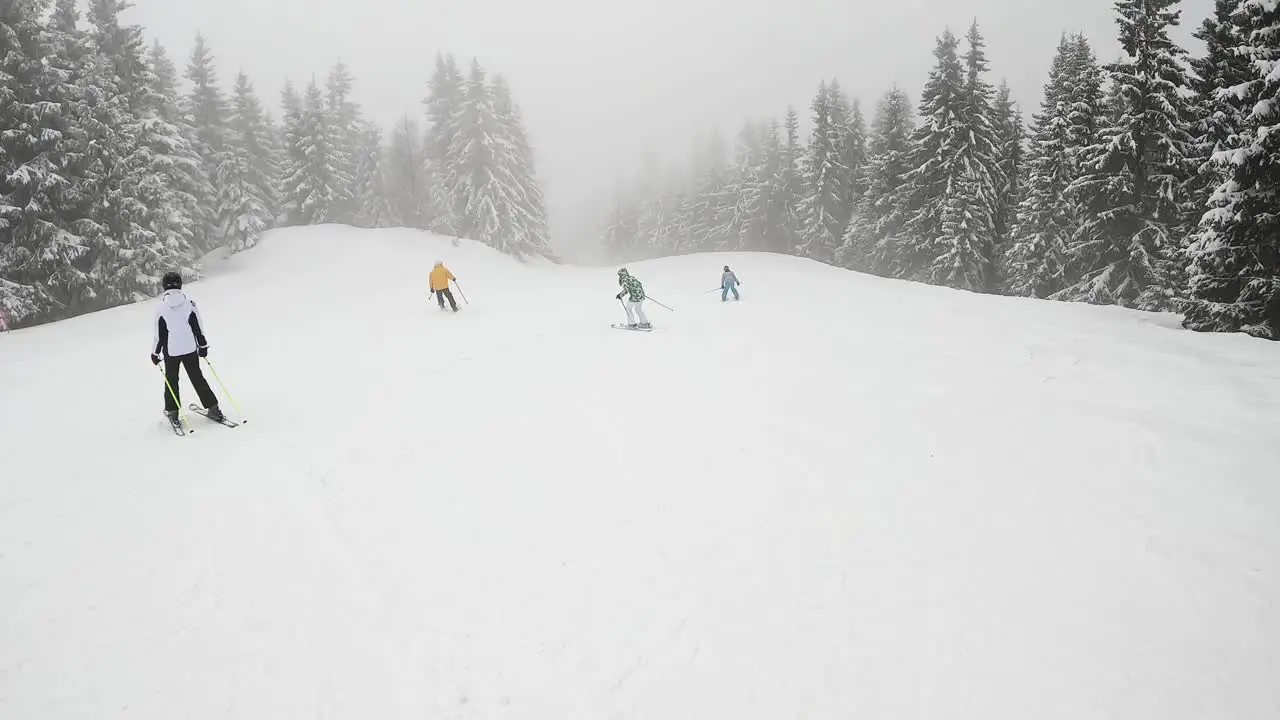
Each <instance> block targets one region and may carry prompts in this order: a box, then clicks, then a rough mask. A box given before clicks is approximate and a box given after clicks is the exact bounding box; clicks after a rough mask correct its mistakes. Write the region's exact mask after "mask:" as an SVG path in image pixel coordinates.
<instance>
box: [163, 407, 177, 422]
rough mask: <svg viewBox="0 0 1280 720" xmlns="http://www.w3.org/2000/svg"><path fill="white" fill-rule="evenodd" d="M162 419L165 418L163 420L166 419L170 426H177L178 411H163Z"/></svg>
mask: <svg viewBox="0 0 1280 720" xmlns="http://www.w3.org/2000/svg"><path fill="white" fill-rule="evenodd" d="M164 417H165V419H166V420H168V421H169V424H170V425H177V424H178V411H177V410H165V411H164Z"/></svg>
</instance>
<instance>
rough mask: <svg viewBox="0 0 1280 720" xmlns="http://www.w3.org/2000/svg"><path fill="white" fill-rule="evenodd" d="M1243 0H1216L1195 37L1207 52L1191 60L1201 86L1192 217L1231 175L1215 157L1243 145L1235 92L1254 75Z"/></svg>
mask: <svg viewBox="0 0 1280 720" xmlns="http://www.w3.org/2000/svg"><path fill="white" fill-rule="evenodd" d="M1241 5H1242V2H1241V0H1217V2H1216V3H1215V7H1214V14H1213V16H1212V17H1210V18H1207V19H1205V21H1204V22H1203V23H1202V24H1201V26H1200V28H1199V29H1198V30H1197V31H1196V33H1195V37H1196V39H1198V40H1200V41H1201V42H1203V43H1204V44H1205V54H1204V55H1203V56H1201V57H1198V58H1195V59H1193V60H1192V61H1191V66H1192V69H1193V70H1194V71H1195V73H1194V77H1193V78H1192V87H1193V89H1194V90H1195V91H1196V104H1195V107H1194V112H1195V116H1196V123H1195V126H1194V127H1193V128H1192V136H1193V138H1194V148H1195V149H1194V161H1195V173H1194V175H1193V176H1192V178H1191V179H1190V182H1189V185H1188V188H1187V192H1188V196H1189V200H1190V202H1191V203H1192V208H1191V210H1192V212H1191V215H1192V217H1193V218H1194V217H1196V216H1197V215H1199V214H1201V213H1203V212H1204V211H1205V210H1207V209H1208V203H1209V199H1210V196H1211V195H1212V194H1213V192H1214V191H1215V190H1216V189H1217V188H1218V186H1219V185H1221V184H1222V183H1223V181H1225V180H1226V177H1227V174H1228V170H1229V168H1228V167H1227V166H1225V165H1223V164H1220V163H1215V162H1214V160H1213V158H1214V156H1215V155H1216V154H1217V153H1219V152H1222V151H1223V150H1227V149H1231V148H1235V147H1237V146H1238V140H1239V135H1240V131H1241V130H1242V129H1243V128H1244V126H1245V124H1246V122H1247V119H1248V118H1247V115H1248V111H1247V106H1246V105H1245V104H1244V98H1242V97H1241V96H1240V94H1239V93H1236V92H1234V89H1235V88H1239V87H1243V86H1244V85H1245V84H1247V83H1248V82H1250V81H1251V80H1252V69H1251V68H1250V66H1249V60H1248V57H1247V55H1246V54H1244V53H1241V52H1238V51H1239V50H1240V49H1241V48H1242V47H1243V46H1244V45H1245V44H1246V38H1245V37H1244V28H1243V27H1242V23H1243V22H1244V21H1245V18H1246V14H1245V13H1244V12H1240V13H1237V12H1236V10H1237V9H1238V8H1240V7H1241Z"/></svg>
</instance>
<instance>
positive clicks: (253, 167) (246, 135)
mask: <svg viewBox="0 0 1280 720" xmlns="http://www.w3.org/2000/svg"><path fill="white" fill-rule="evenodd" d="M225 141H226V149H225V151H224V152H223V153H222V154H221V160H220V163H219V165H218V168H217V180H218V182H217V185H218V188H219V197H218V200H219V203H218V213H217V217H218V219H219V223H220V228H219V231H220V232H219V234H220V235H221V236H222V237H223V238H225V239H226V241H227V243H228V245H229V246H230V248H231V250H232V251H233V252H237V251H240V250H245V249H248V248H251V247H253V246H254V245H256V244H257V242H258V239H259V238H260V237H261V236H262V234H263V233H264V232H266V231H267V230H269V229H271V228H272V227H273V226H274V224H275V211H274V208H275V207H276V206H278V205H279V200H278V199H277V197H276V188H277V186H278V183H279V180H278V175H279V172H280V170H279V167H278V166H277V165H276V162H275V157H274V153H273V151H272V141H271V129H270V127H269V126H268V124H267V118H266V115H265V113H264V112H263V109H262V104H261V103H260V102H259V101H258V98H257V96H256V95H255V94H254V90H253V84H252V83H250V82H249V78H248V76H246V75H245V74H244V73H240V74H239V75H238V76H237V77H236V84H235V89H234V92H233V95H232V98H231V116H230V118H228V122H227V127H226V133H225Z"/></svg>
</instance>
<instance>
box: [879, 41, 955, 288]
mask: <svg viewBox="0 0 1280 720" xmlns="http://www.w3.org/2000/svg"><path fill="white" fill-rule="evenodd" d="M958 46H959V41H958V40H957V39H956V37H955V35H953V34H952V33H951V32H950V31H949V30H948V31H945V32H943V34H942V36H941V37H939V38H938V41H937V46H936V47H935V49H934V58H935V59H936V61H937V62H936V64H935V66H934V68H933V70H932V71H931V72H930V74H929V81H928V82H927V83H926V84H925V87H924V90H923V92H922V94H921V97H920V112H919V115H920V125H919V127H918V128H917V129H916V131H915V135H914V136H913V137H912V142H911V155H910V159H909V160H908V166H909V167H910V168H911V170H910V172H909V173H908V175H907V177H906V178H904V180H903V183H902V185H901V186H900V187H899V191H898V194H897V196H896V197H895V198H894V199H893V200H892V201H891V202H892V204H893V205H894V207H895V210H896V211H898V212H901V213H902V217H903V221H902V225H901V227H902V229H901V231H900V232H899V233H898V234H897V235H896V236H895V237H894V238H893V239H892V247H887V248H885V251H884V254H885V256H886V258H887V264H888V265H891V266H892V267H893V268H894V269H895V272H894V275H895V276H896V277H902V278H919V279H926V278H929V277H932V276H933V273H932V272H931V271H930V269H929V268H930V265H932V264H933V263H934V262H935V261H936V260H937V259H938V258H939V257H940V256H942V255H943V253H945V252H946V251H947V249H946V248H945V247H943V246H942V245H941V241H940V239H941V237H942V222H943V212H944V209H945V205H946V203H947V201H948V198H949V196H950V195H953V194H954V193H955V192H956V191H957V189H958V188H959V183H960V181H961V180H962V179H964V177H965V173H966V172H968V171H970V168H969V167H968V166H967V165H966V164H965V163H964V162H963V160H962V153H963V150H964V147H965V145H966V144H967V142H968V140H969V127H968V125H967V122H968V117H969V102H970V101H969V98H968V95H967V93H966V89H965V78H964V69H963V67H962V66H961V64H960V58H959V55H958V54H957V47H958Z"/></svg>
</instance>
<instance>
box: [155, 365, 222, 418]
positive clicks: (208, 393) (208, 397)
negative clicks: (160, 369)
mask: <svg viewBox="0 0 1280 720" xmlns="http://www.w3.org/2000/svg"><path fill="white" fill-rule="evenodd" d="M179 368H186V369H187V377H188V378H189V379H190V380H191V385H192V386H193V387H194V388H195V389H196V395H199V396H200V404H201V405H203V406H204V407H205V408H206V409H207V408H211V407H213V406H214V405H217V404H218V396H217V395H214V394H213V390H211V389H210V388H209V383H208V382H207V381H205V379H204V373H202V372H200V355H199V354H197V353H191V354H190V355H179V356H178V357H169V356H168V355H166V356H165V358H164V374H165V377H167V378H169V384H168V385H166V386H165V388H164V409H165V410H166V411H168V412H173V411H174V410H177V409H178V404H177V403H176V402H174V400H173V396H174V395H177V396H178V398H179V399H181V398H182V388H180V387H178V369H179ZM170 386H172V387H173V393H172V394H170V393H169V387H170Z"/></svg>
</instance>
